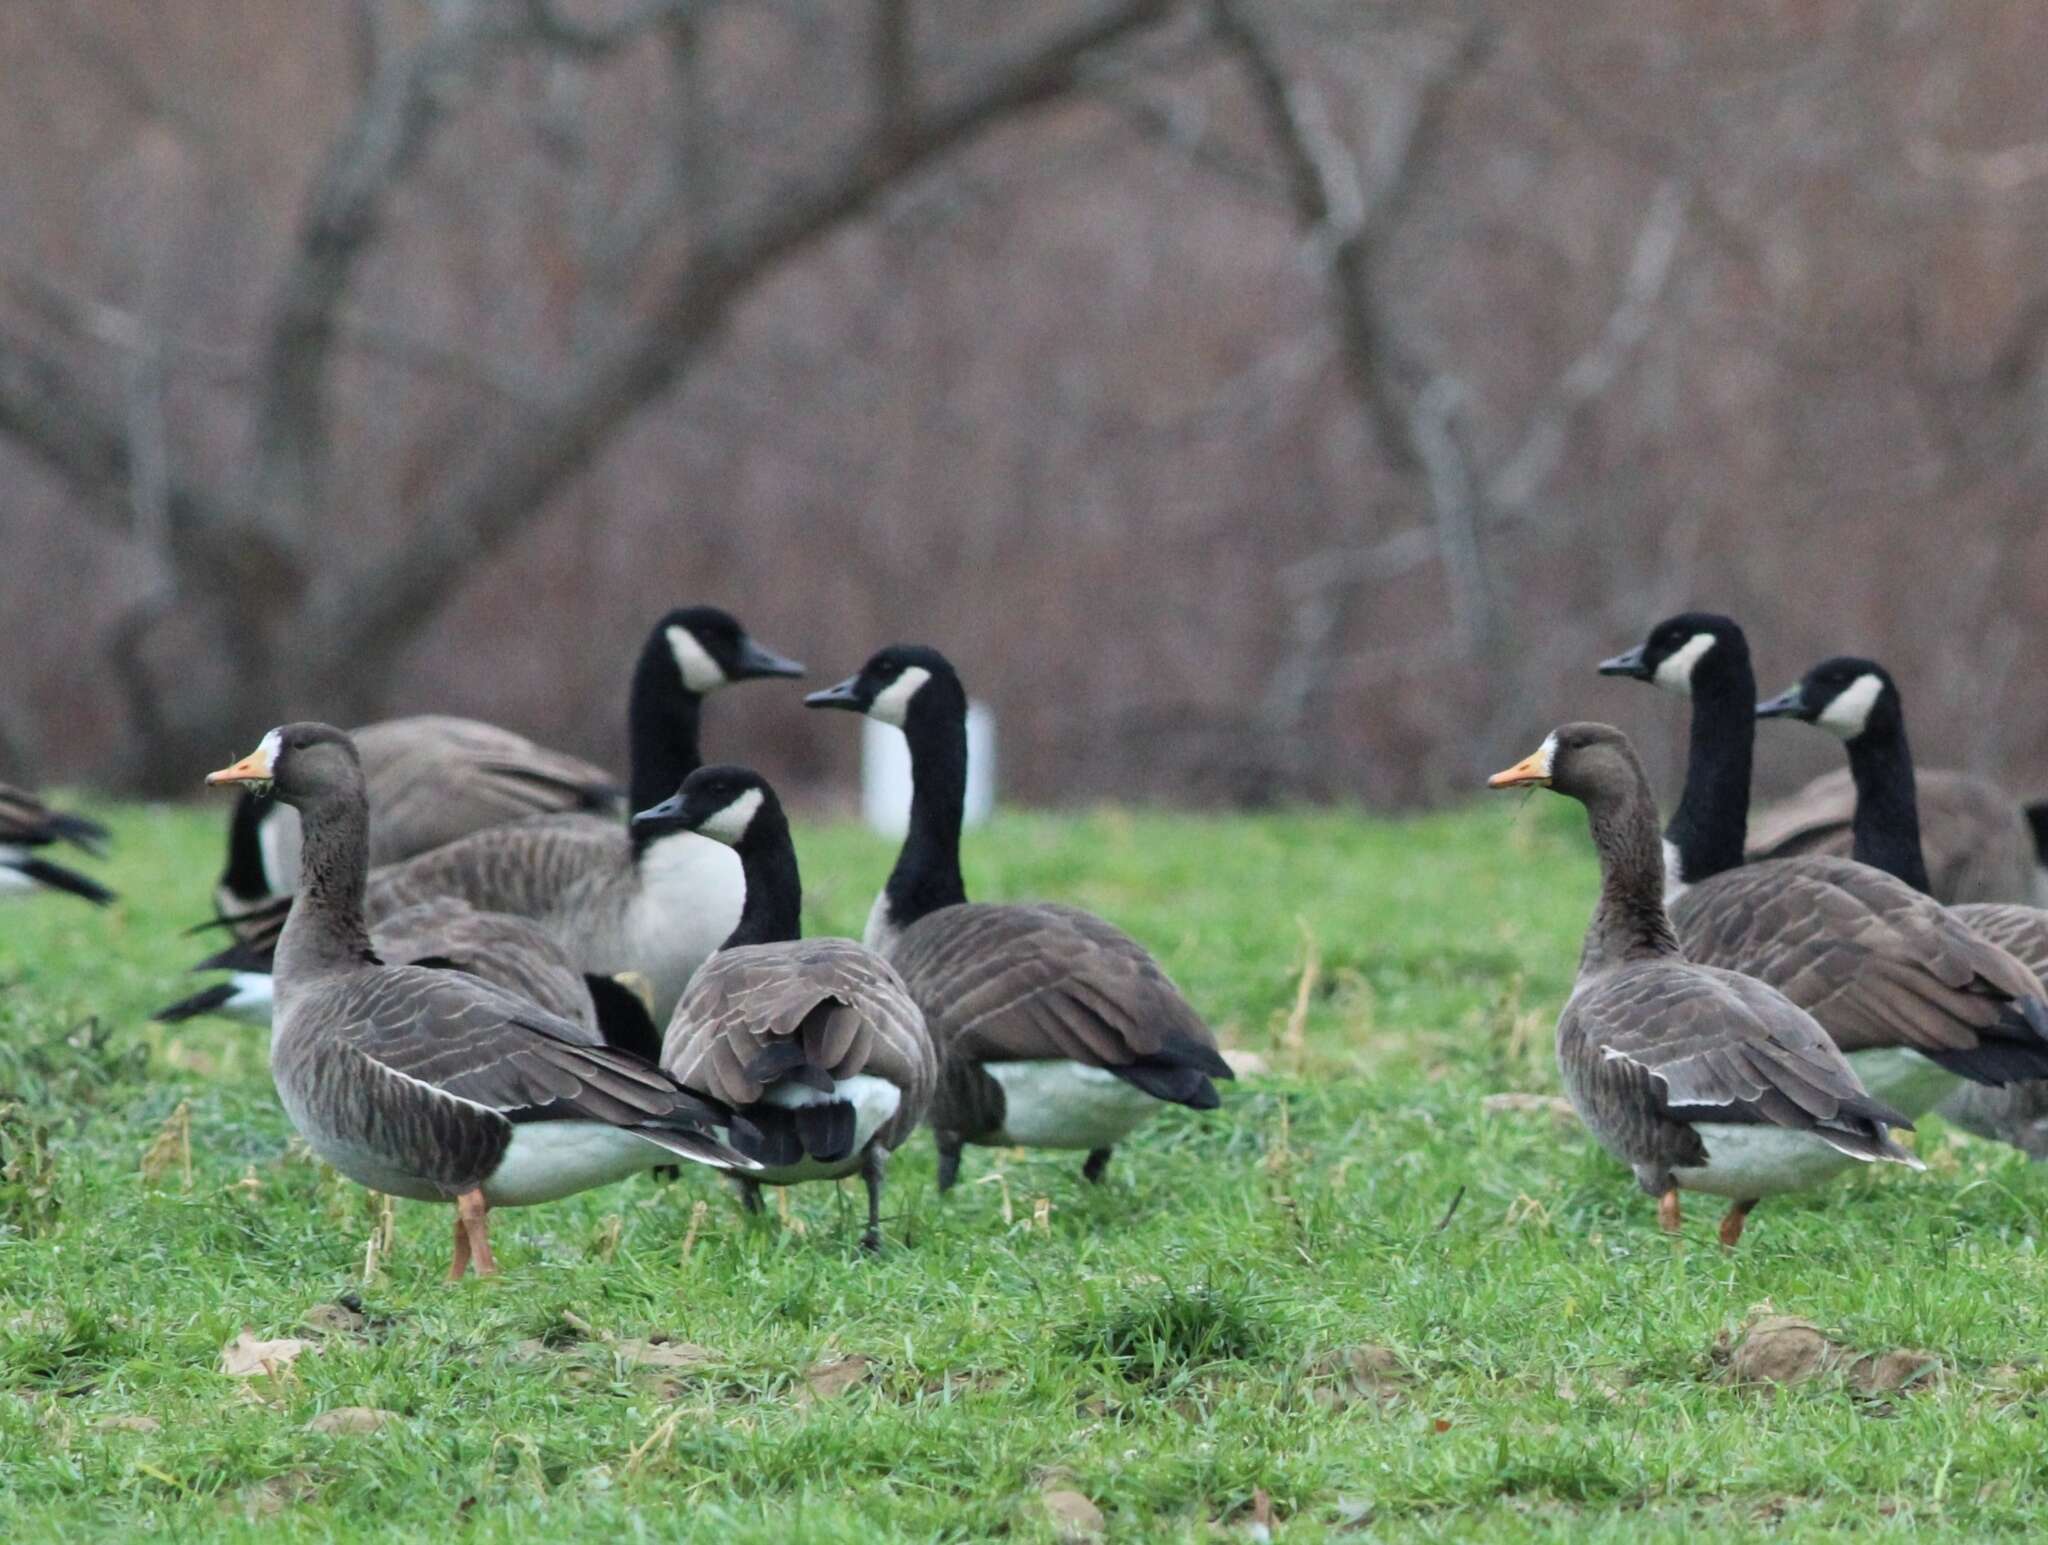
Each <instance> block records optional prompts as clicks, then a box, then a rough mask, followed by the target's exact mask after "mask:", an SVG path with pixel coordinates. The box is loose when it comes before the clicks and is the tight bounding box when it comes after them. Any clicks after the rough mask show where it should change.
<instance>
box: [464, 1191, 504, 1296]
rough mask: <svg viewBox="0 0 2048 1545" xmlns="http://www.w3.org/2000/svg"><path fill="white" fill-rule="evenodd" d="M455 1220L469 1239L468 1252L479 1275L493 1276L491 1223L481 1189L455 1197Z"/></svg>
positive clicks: (494, 1271) (494, 1263) (494, 1273)
mask: <svg viewBox="0 0 2048 1545" xmlns="http://www.w3.org/2000/svg"><path fill="white" fill-rule="evenodd" d="M455 1220H456V1222H457V1223H458V1224H460V1225H461V1227H462V1231H463V1234H464V1236H465V1237H467V1239H468V1240H469V1253H470V1256H471V1257H472V1259H474V1260H475V1262H476V1274H477V1275H478V1276H479V1277H495V1276H496V1275H497V1274H498V1262H497V1259H496V1257H494V1256H493V1255H492V1254H491V1223H490V1217H489V1211H488V1208H487V1207H486V1205H485V1202H484V1194H483V1192H482V1191H481V1190H477V1191H465V1192H463V1193H462V1195H460V1196H458V1197H456V1198H455Z"/></svg>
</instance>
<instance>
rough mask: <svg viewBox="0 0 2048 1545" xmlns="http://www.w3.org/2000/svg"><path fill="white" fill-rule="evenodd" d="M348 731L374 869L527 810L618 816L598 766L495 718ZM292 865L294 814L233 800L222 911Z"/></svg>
mask: <svg viewBox="0 0 2048 1545" xmlns="http://www.w3.org/2000/svg"><path fill="white" fill-rule="evenodd" d="M350 734H351V738H352V739H353V740H354V741H355V743H356V751H357V754H358V755H360V756H361V757H362V761H363V781H364V783H365V785H366V786H367V787H368V789H369V795H370V864H371V867H373V868H374V867H375V866H377V865H379V864H392V863H397V862H398V861H399V860H401V859H406V858H410V857H412V856H413V854H415V853H424V852H426V851H427V850H428V849H430V848H438V847H440V846H441V845H442V844H443V843H446V842H453V841H454V840H455V839H456V838H458V837H463V836H467V835H468V834H469V833H470V832H473V831H481V830H483V829H484V828H485V827H487V826H499V825H502V824H504V823H505V822H507V821H517V820H522V819H524V818H525V817H527V816H534V815H551V814H556V813H559V812H562V811H573V810H581V811H589V812H593V813H598V814H617V813H619V800H620V796H621V793H622V791H621V790H620V788H619V787H618V784H617V780H615V779H614V778H613V777H612V776H611V775H610V774H609V773H607V772H605V771H604V769H603V768H600V767H593V766H592V765H591V764H590V763H588V762H586V761H583V760H581V759H580V758H578V757H573V756H569V755H568V754H566V753H564V752H560V751H551V750H549V749H548V748H547V747H546V746H539V745H535V744H534V743H533V742H532V741H530V740H528V739H527V738H526V737H525V736H524V735H517V734H514V733H513V732H512V731H511V730H505V729H500V728H498V726H497V725H495V724H485V723H483V722H481V721H479V720H476V719H458V718H455V717H453V716H450V715H446V714H420V715H417V716H415V717H412V718H406V719H386V720H383V721H382V722H380V723H377V724H366V725H364V726H363V727H362V728H360V729H358V730H354V731H351V732H350ZM298 868H299V817H298V812H297V811H295V810H293V809H292V808H291V807H290V806H289V805H285V804H281V803H278V802H276V801H272V800H262V799H258V798H256V797H255V796H254V795H253V794H246V793H245V794H243V795H241V796H240V797H239V798H237V799H236V801H235V806H234V809H233V811H232V812H231V813H230V815H229V817H228V858H227V866H226V867H225V868H224V869H223V870H222V871H221V877H220V881H219V883H218V884H217V885H216V886H215V887H214V903H215V907H216V909H217V911H218V912H219V914H220V915H221V916H222V917H224V918H233V917H240V916H242V915H243V914H244V913H247V912H249V911H251V910H254V909H257V908H260V907H261V906H262V905H263V904H264V903H265V902H267V901H270V900H272V899H273V898H275V897H279V896H289V895H291V893H292V890H293V888H294V887H295V886H296V885H297V883H298Z"/></svg>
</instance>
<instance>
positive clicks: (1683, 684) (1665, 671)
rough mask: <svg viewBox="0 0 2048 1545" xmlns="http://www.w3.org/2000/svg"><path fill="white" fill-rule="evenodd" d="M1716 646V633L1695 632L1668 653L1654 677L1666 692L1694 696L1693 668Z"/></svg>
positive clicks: (1681, 695)
mask: <svg viewBox="0 0 2048 1545" xmlns="http://www.w3.org/2000/svg"><path fill="white" fill-rule="evenodd" d="M1713 647H1714V635H1713V634H1711V633H1695V634H1693V636H1692V637H1691V638H1689V639H1687V640H1686V641H1685V643H1684V644H1682V645H1681V646H1680V647H1678V648H1677V649H1674V650H1672V651H1671V653H1670V654H1668V655H1666V656H1665V657H1664V658H1663V660H1662V661H1661V662H1659V664H1658V666H1657V674H1656V675H1655V676H1654V677H1653V678H1652V680H1654V681H1655V682H1656V683H1657V685H1658V686H1660V687H1662V688H1663V689H1664V690H1665V691H1666V692H1676V693H1677V694H1678V695H1679V696H1680V697H1691V696H1692V668H1693V667H1694V666H1695V665H1697V664H1699V663H1700V657H1701V656H1702V655H1704V654H1705V653H1706V652H1707V651H1708V650H1709V649H1712V648H1713Z"/></svg>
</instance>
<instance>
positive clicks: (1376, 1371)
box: [1308, 1343, 1409, 1410]
mask: <svg viewBox="0 0 2048 1545" xmlns="http://www.w3.org/2000/svg"><path fill="white" fill-rule="evenodd" d="M1308 1373H1309V1378H1310V1380H1311V1383H1310V1388H1309V1393H1310V1395H1311V1397H1312V1398H1313V1399H1314V1400H1315V1401H1316V1403H1317V1404H1318V1405H1321V1406H1323V1407H1325V1408H1326V1409H1329V1410H1338V1409H1341V1408H1343V1407H1344V1406H1348V1405H1353V1404H1355V1403H1357V1402H1359V1401H1362V1400H1374V1401H1379V1402H1382V1403H1384V1402H1387V1401H1392V1400H1398V1399H1400V1398H1401V1397H1402V1396H1404V1395H1406V1394H1407V1393H1408V1383H1409V1377H1408V1370H1407V1369H1405V1368H1403V1367H1402V1366H1401V1359H1400V1358H1399V1357H1397V1356H1395V1354H1394V1352H1393V1349H1392V1348H1390V1347H1383V1346H1374V1345H1372V1344H1371V1343H1366V1344H1365V1345H1362V1346H1355V1347H1346V1348H1342V1349H1340V1350H1338V1351H1334V1352H1325V1353H1324V1354H1323V1355H1322V1356H1321V1357H1318V1358H1316V1359H1315V1360H1314V1361H1313V1362H1311V1363H1310V1364H1309V1368H1308Z"/></svg>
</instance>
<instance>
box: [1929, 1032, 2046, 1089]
mask: <svg viewBox="0 0 2048 1545" xmlns="http://www.w3.org/2000/svg"><path fill="white" fill-rule="evenodd" d="M1927 1057H1928V1060H1929V1061H1931V1062H1937V1063H1939V1064H1940V1065H1941V1066H1943V1067H1945V1068H1947V1069H1948V1070H1949V1071H1950V1072H1951V1073H1960V1074H1962V1075H1963V1077H1965V1078H1967V1079H1969V1080H1970V1082H1971V1083H1973V1084H2016V1083H2019V1082H2021V1081H2022V1080H2025V1079H2030V1078H2048V1045H2039V1044H2037V1045H2032V1046H2028V1045H2022V1044H2021V1043H2019V1042H2016V1041H1984V1042H1982V1043H1980V1044H1979V1045H1976V1046H1972V1047H1970V1048H1968V1049H1967V1050H1956V1051H1930V1052H1928V1053H1927Z"/></svg>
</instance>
